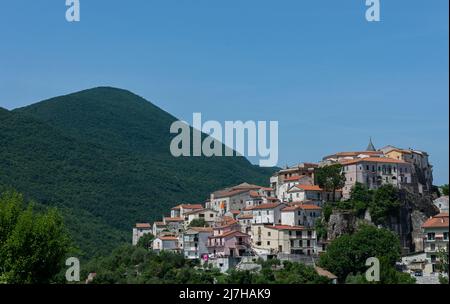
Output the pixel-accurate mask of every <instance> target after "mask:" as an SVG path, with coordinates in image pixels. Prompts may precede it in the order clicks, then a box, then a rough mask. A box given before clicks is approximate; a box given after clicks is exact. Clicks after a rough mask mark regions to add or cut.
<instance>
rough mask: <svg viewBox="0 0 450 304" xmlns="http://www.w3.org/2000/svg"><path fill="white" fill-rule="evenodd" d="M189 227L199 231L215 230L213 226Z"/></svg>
mask: <svg viewBox="0 0 450 304" xmlns="http://www.w3.org/2000/svg"><path fill="white" fill-rule="evenodd" d="M189 229H192V230H195V231H197V232H211V233H212V232H213V229H212V228H211V227H190V228H189Z"/></svg>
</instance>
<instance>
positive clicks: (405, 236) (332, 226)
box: [327, 189, 439, 253]
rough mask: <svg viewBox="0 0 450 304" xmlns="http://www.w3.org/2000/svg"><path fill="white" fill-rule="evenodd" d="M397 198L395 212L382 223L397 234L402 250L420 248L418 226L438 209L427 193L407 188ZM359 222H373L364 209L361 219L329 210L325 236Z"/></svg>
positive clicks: (351, 228) (331, 237)
mask: <svg viewBox="0 0 450 304" xmlns="http://www.w3.org/2000/svg"><path fill="white" fill-rule="evenodd" d="M400 201H401V206H400V209H399V211H398V213H397V214H396V215H395V216H391V217H389V218H388V219H387V221H386V223H385V224H384V225H382V227H384V228H387V229H389V230H391V231H393V232H395V233H397V234H398V236H399V238H400V244H401V246H402V249H403V252H404V253H408V252H414V251H422V250H423V243H422V237H421V226H422V224H423V223H424V222H425V220H426V219H427V218H429V217H430V216H433V215H436V214H437V213H439V211H438V210H437V209H436V207H435V206H434V205H433V198H432V196H431V195H424V196H421V195H419V194H415V193H413V192H412V191H410V190H408V189H403V190H402V191H401V192H400ZM361 222H366V223H369V224H373V223H372V222H371V220H370V213H369V212H368V211H366V214H365V216H364V219H359V218H357V217H356V216H355V215H354V214H353V213H352V212H351V211H348V210H333V213H332V214H331V215H330V219H329V221H328V225H327V233H328V240H330V241H332V240H334V239H335V238H337V237H338V236H340V235H342V234H345V233H353V232H354V231H355V230H356V229H358V224H359V223H361Z"/></svg>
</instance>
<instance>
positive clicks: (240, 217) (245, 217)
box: [238, 214, 253, 220]
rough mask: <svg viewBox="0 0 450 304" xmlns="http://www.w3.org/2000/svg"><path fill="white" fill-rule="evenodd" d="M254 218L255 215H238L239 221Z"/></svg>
mask: <svg viewBox="0 0 450 304" xmlns="http://www.w3.org/2000/svg"><path fill="white" fill-rule="evenodd" d="M252 218H253V214H240V215H238V219H240V220H248V219H252Z"/></svg>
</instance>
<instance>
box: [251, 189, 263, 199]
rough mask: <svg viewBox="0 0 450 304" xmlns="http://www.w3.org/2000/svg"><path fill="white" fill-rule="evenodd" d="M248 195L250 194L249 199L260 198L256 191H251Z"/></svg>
mask: <svg viewBox="0 0 450 304" xmlns="http://www.w3.org/2000/svg"><path fill="white" fill-rule="evenodd" d="M249 194H250V197H254V198H255V197H261V194H259V193H258V192H257V191H255V190H251V191H250V192H249Z"/></svg>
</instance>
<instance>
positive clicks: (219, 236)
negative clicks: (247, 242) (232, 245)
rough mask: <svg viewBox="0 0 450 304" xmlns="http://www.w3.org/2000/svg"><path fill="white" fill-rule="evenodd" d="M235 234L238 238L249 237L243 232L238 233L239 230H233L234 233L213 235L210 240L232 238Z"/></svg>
mask: <svg viewBox="0 0 450 304" xmlns="http://www.w3.org/2000/svg"><path fill="white" fill-rule="evenodd" d="M234 234H237V235H238V236H249V235H248V234H246V233H243V232H241V231H238V230H232V231H227V232H225V233H222V234H220V235H213V236H210V237H209V238H222V237H227V236H231V235H234Z"/></svg>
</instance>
